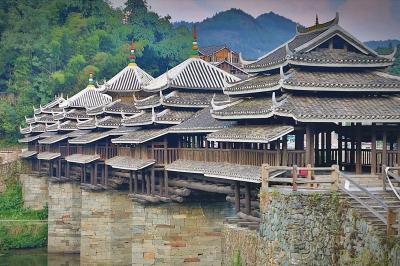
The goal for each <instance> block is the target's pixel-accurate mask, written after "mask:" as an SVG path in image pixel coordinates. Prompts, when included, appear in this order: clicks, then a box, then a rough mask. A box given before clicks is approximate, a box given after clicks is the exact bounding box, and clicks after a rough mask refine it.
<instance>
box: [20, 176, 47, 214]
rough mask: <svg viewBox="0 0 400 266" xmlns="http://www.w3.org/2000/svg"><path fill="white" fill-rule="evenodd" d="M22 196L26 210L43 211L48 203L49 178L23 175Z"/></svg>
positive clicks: (21, 178) (21, 177)
mask: <svg viewBox="0 0 400 266" xmlns="http://www.w3.org/2000/svg"><path fill="white" fill-rule="evenodd" d="M19 180H20V181H21V184H22V196H23V200H24V207H25V208H32V209H34V210H42V209H43V208H44V207H45V206H46V204H47V202H48V197H49V193H48V178H47V176H38V175H31V174H21V175H20V176H19Z"/></svg>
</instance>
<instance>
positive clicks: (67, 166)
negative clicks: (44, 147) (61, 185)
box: [65, 162, 69, 178]
mask: <svg viewBox="0 0 400 266" xmlns="http://www.w3.org/2000/svg"><path fill="white" fill-rule="evenodd" d="M66 164H67V165H66V167H65V177H66V178H69V162H66Z"/></svg>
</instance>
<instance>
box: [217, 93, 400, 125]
mask: <svg viewBox="0 0 400 266" xmlns="http://www.w3.org/2000/svg"><path fill="white" fill-rule="evenodd" d="M212 115H213V117H215V118H217V119H256V118H264V119H265V118H270V117H272V116H281V117H291V118H293V119H295V120H296V121H299V122H331V123H339V122H353V123H362V122H375V123H390V122H396V123H398V122H400V97H398V96H396V95H392V96H363V97H361V96H357V95H353V96H347V95H345V96H343V95H341V96H329V95H327V96H316V95H293V94H285V95H282V96H281V97H280V98H279V99H278V100H277V99H275V98H274V95H273V97H272V99H271V98H251V99H245V100H243V101H238V103H237V104H233V105H229V106H227V107H226V108H222V107H221V106H219V107H218V108H217V109H214V110H213V111H212Z"/></svg>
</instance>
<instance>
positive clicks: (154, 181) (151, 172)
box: [150, 167, 156, 195]
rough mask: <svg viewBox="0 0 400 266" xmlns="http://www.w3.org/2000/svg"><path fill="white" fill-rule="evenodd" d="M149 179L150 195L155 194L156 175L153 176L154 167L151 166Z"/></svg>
mask: <svg viewBox="0 0 400 266" xmlns="http://www.w3.org/2000/svg"><path fill="white" fill-rule="evenodd" d="M150 180H151V186H150V189H151V195H155V194H156V176H155V171H154V167H151V170H150Z"/></svg>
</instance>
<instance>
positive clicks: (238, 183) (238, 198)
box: [235, 181, 240, 213]
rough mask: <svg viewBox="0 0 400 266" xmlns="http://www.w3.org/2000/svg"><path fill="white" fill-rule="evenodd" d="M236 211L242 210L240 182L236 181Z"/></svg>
mask: <svg viewBox="0 0 400 266" xmlns="http://www.w3.org/2000/svg"><path fill="white" fill-rule="evenodd" d="M235 211H236V213H238V212H240V182H239V181H236V182H235Z"/></svg>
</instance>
